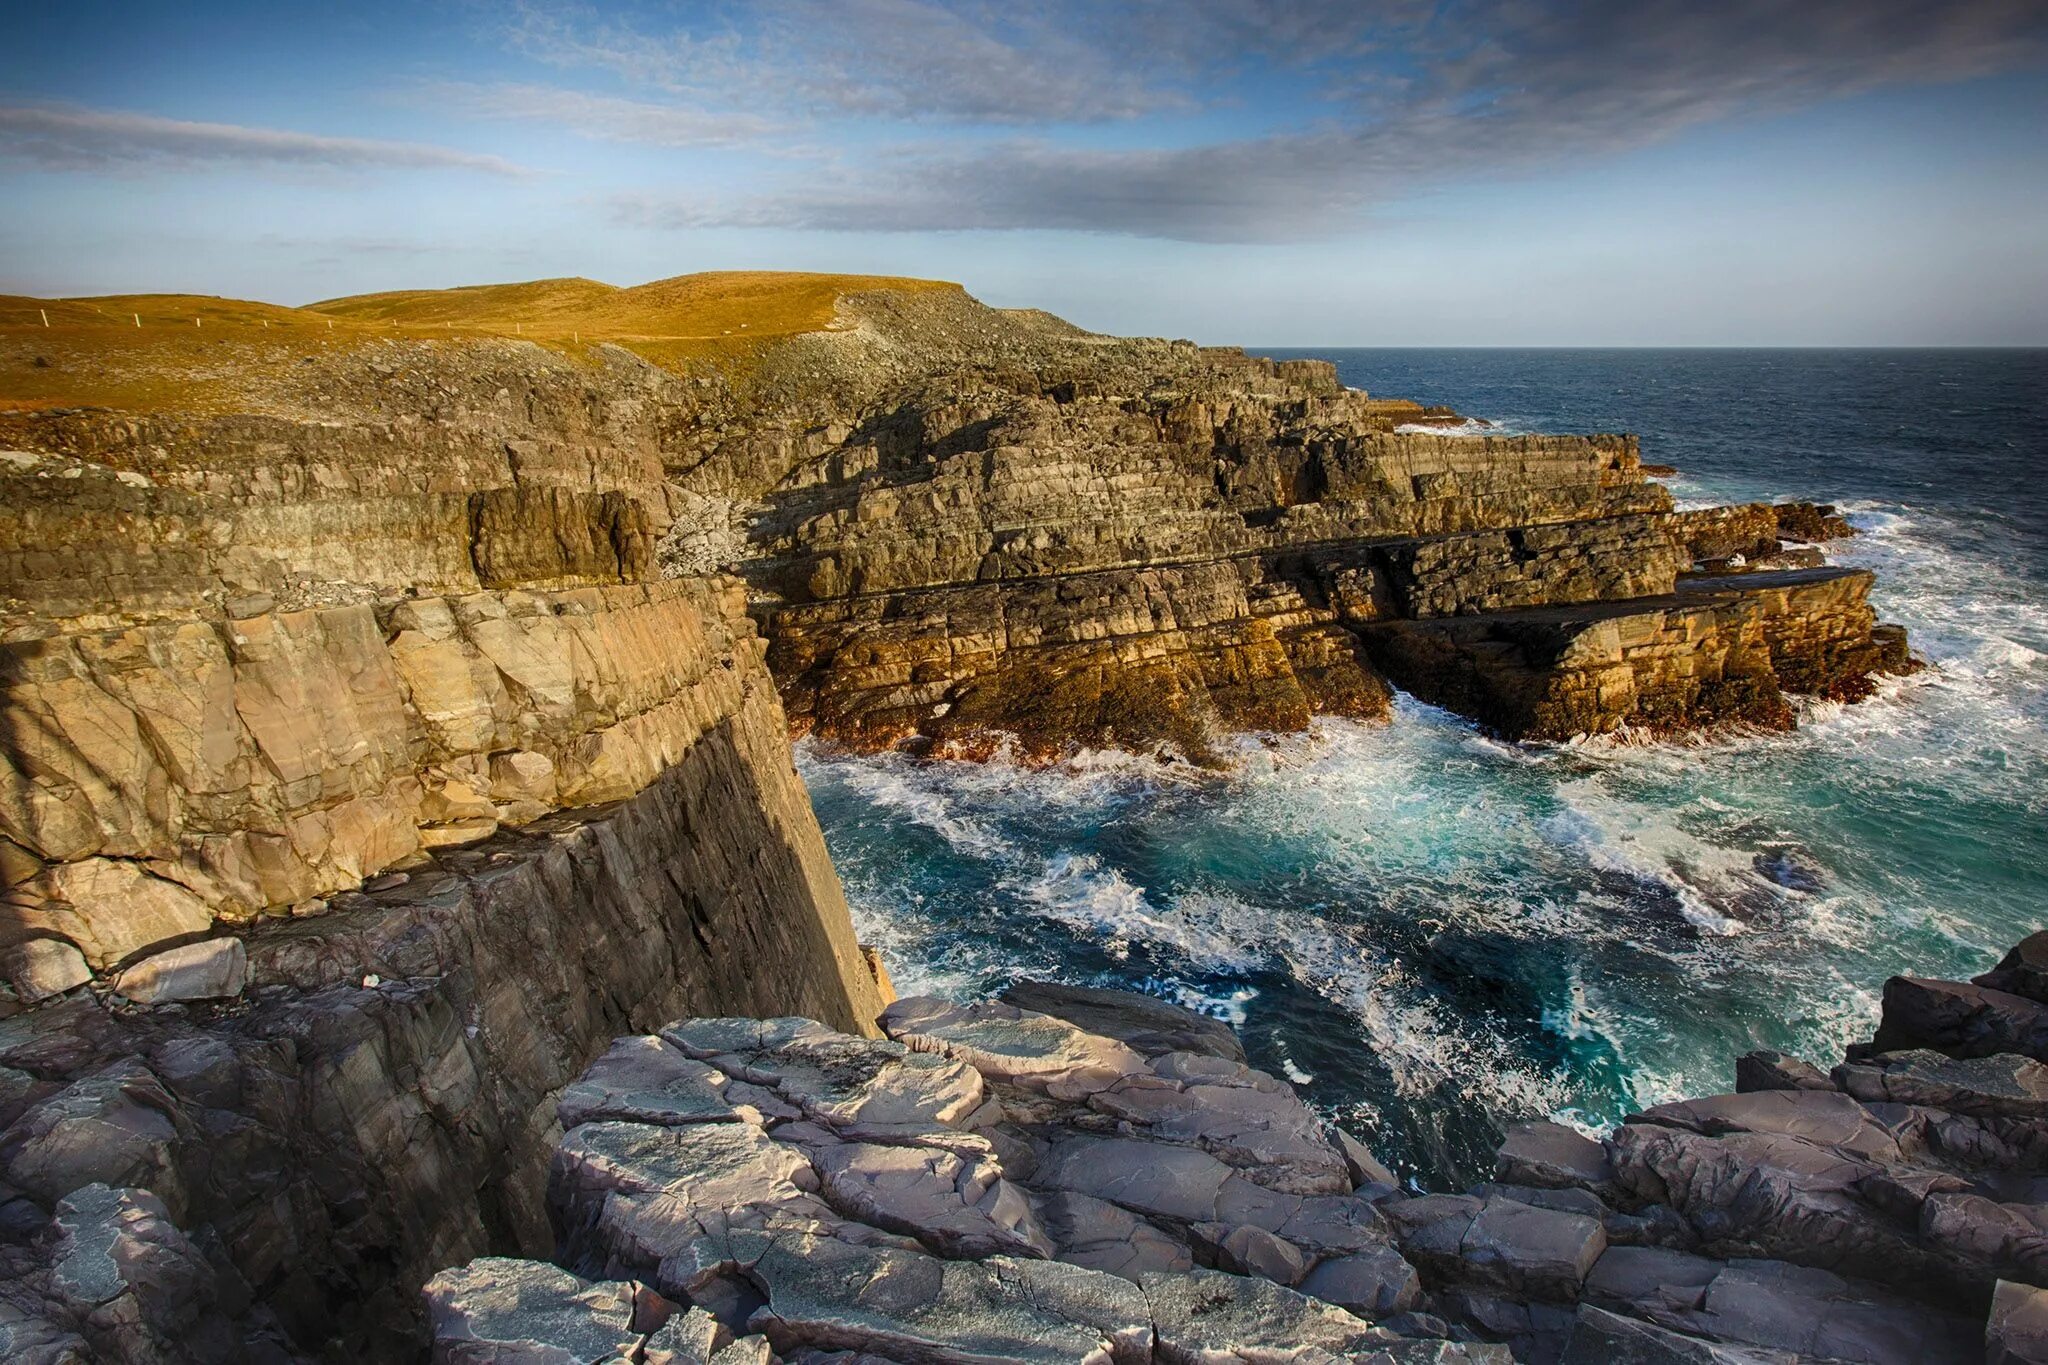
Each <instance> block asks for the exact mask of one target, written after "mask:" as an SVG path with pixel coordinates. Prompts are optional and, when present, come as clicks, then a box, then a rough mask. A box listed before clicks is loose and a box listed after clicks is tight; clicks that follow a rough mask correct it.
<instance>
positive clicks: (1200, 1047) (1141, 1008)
mask: <svg viewBox="0 0 2048 1365" xmlns="http://www.w3.org/2000/svg"><path fill="white" fill-rule="evenodd" d="M1000 999H1001V1000H1002V1001H1003V1002H1004V1003H1005V1004H1008V1005H1015V1006H1016V1007H1017V1008H1018V1009H1020V1010H1029V1011H1031V1012H1032V1013H1034V1014H1049V1015H1052V1016H1053V1017H1055V1018H1058V1019H1064V1020H1066V1021H1067V1022H1068V1023H1070V1024H1072V1025H1074V1026H1075V1027H1076V1028H1079V1029H1084V1030H1086V1031H1087V1032H1089V1033H1093V1034H1097V1035H1099V1036H1101V1037H1104V1038H1114V1039H1116V1040H1118V1041H1119V1042H1123V1043H1128V1044H1130V1046H1131V1047H1132V1049H1133V1050H1135V1051H1137V1052H1140V1053H1143V1054H1144V1055H1145V1056H1147V1057H1157V1056H1158V1055H1160V1054H1161V1053H1164V1052H1200V1053H1206V1054H1207V1055H1209V1056H1211V1057H1220V1058H1222V1059H1223V1060H1225V1061H1231V1062H1240V1063H1241V1062H1243V1061H1244V1060H1245V1055H1244V1044H1243V1043H1241V1042H1239V1041H1238V1037H1237V1032H1236V1030H1234V1029H1232V1028H1231V1027H1230V1025H1228V1024H1226V1023H1224V1022H1223V1021H1222V1020H1220V1019H1210V1018H1207V1017H1206V1016H1204V1015H1200V1014H1196V1013H1195V1012H1194V1011H1193V1010H1189V1009H1182V1008H1181V1007H1180V1006H1179V1005H1174V1004H1169V1003H1167V1002H1166V1001H1164V1000H1159V999H1156V998H1154V997H1152V996H1149V995H1139V994H1137V993H1136V992H1134V991H1113V990H1102V989H1100V988H1098V987H1094V986H1063V985H1059V984H1057V983H1055V982H1051V981H1015V982H1012V983H1011V984H1010V986H1009V987H1008V988H1007V989H1006V990H1004V991H1003V993H1002V995H1001V996H1000Z"/></svg>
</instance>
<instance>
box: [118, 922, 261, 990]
mask: <svg viewBox="0 0 2048 1365" xmlns="http://www.w3.org/2000/svg"><path fill="white" fill-rule="evenodd" d="M248 979H249V955H248V951H247V950H246V949H245V948H243V946H242V940H240V939H239V938H215V939H207V940H205V941H204V942H201V943H188V944H185V945H184V946H182V947H178V948H169V949H166V950H165V951H163V952H161V953H153V954H151V955H150V956H148V957H146V958H143V959H142V960H141V961H140V962H138V963H136V964H135V965H134V966H132V967H129V968H127V969H126V970H124V971H123V972H122V973H121V974H120V975H119V976H117V977H115V978H114V989H115V990H117V991H119V992H120V993H121V994H122V995H125V996H127V997H128V998H129V999H130V1000H133V1001H135V1002H136V1003H138V1004H143V1005H160V1004H165V1003H168V1002H170V1001H174V1000H219V999H224V998H226V997H228V996H234V995H240V994H241V993H242V987H243V986H244V985H245V984H246V983H247V982H248Z"/></svg>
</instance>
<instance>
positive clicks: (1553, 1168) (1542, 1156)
mask: <svg viewBox="0 0 2048 1365" xmlns="http://www.w3.org/2000/svg"><path fill="white" fill-rule="evenodd" d="M1496 1168H1497V1173H1498V1175H1499V1178H1500V1179H1502V1180H1505V1181H1510V1182H1513V1183H1516V1184H1522V1185H1541V1186H1547V1187H1550V1188H1553V1189H1562V1188H1564V1187H1566V1186H1573V1185H1577V1186H1583V1187H1585V1188H1587V1189H1592V1190H1598V1189H1600V1188H1601V1187H1602V1186H1604V1185H1606V1184H1607V1183H1608V1181H1609V1180H1611V1179H1612V1178H1613V1172H1612V1171H1611V1170H1610V1169H1609V1168H1608V1164H1607V1153H1606V1152H1605V1151H1604V1150H1603V1149H1602V1148H1601V1146H1600V1144H1599V1143H1597V1142H1595V1141H1593V1140H1592V1139H1591V1138H1589V1137H1587V1136H1585V1135H1584V1134H1583V1133H1579V1132H1576V1131H1574V1130H1573V1129H1570V1128H1567V1127H1565V1126H1564V1125H1563V1124H1561V1123H1552V1122H1550V1121H1549V1120H1547V1119H1544V1120H1538V1121H1536V1122H1533V1123H1521V1124H1517V1125H1515V1126H1514V1127H1513V1128H1510V1129H1509V1130H1508V1135H1507V1138H1506V1139H1505V1140H1504V1141H1503V1142H1502V1143H1501V1145H1500V1149H1499V1155H1498V1157H1497V1159H1496Z"/></svg>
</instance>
